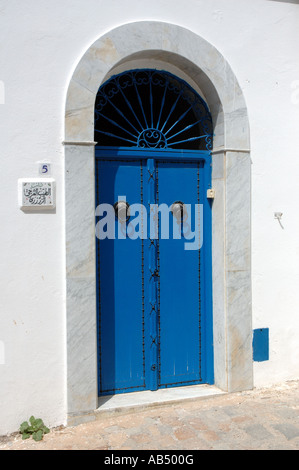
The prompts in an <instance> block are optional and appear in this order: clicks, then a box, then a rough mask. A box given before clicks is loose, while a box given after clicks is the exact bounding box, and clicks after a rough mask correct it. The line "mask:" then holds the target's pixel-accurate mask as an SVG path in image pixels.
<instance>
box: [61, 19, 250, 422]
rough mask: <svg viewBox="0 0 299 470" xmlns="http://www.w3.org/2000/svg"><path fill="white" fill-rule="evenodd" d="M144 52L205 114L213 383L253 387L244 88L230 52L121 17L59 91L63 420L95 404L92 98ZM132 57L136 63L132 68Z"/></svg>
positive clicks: (169, 28) (171, 28)
mask: <svg viewBox="0 0 299 470" xmlns="http://www.w3.org/2000/svg"><path fill="white" fill-rule="evenodd" d="M150 61H156V62H159V63H160V64H162V66H161V70H167V71H170V72H172V71H175V75H176V76H179V77H182V78H184V79H185V80H186V81H187V82H188V83H192V88H193V89H197V87H198V89H200V90H201V91H202V93H200V94H201V95H202V96H204V98H205V101H206V102H207V103H208V107H209V110H210V112H211V115H212V119H213V125H214V139H213V141H214V144H213V151H212V167H211V169H212V185H213V188H214V189H215V190H216V197H215V199H214V202H213V210H212V273H211V275H212V291H213V338H214V377H215V385H217V386H218V387H220V388H221V389H223V390H226V391H237V390H246V389H250V388H252V377H253V373H252V325H251V261H250V260H251V255H250V232H251V226H250V200H251V184H250V178H251V177H250V173H251V166H250V165H251V163H250V142H249V124H248V116H247V109H246V104H245V101H244V97H243V93H242V90H241V88H240V86H239V85H238V81H237V79H236V76H235V74H234V73H233V71H232V69H231V67H230V65H229V63H228V61H227V60H226V59H225V58H224V57H223V56H222V54H220V52H219V51H218V50H217V49H215V47H214V46H212V45H211V44H210V43H208V42H207V41H205V40H204V39H203V38H201V37H200V36H198V35H197V34H195V33H193V32H191V31H189V30H187V29H185V28H182V27H180V26H177V25H173V24H168V23H160V22H151V21H143V22H136V23H131V24H125V25H122V26H120V27H118V28H115V29H113V30H112V31H110V32H108V33H107V34H105V35H104V36H102V37H101V38H99V39H98V40H97V41H96V42H95V43H94V44H92V45H91V46H90V47H89V48H88V49H87V51H86V53H85V54H84V55H83V56H82V58H81V60H80V61H79V63H78V65H77V66H76V67H75V70H74V72H73V75H72V79H71V81H70V83H69V86H68V91H67V97H66V119H65V138H64V145H65V208H66V209H65V220H66V222H65V223H66V316H67V329H66V333H67V345H66V350H67V378H66V383H67V410H68V417H69V422H70V423H72V422H77V421H76V419H77V417H79V418H78V419H81V417H82V416H83V415H84V416H85V413H87V415H88V413H90V412H91V413H92V410H94V409H95V408H97V403H98V356H97V334H96V311H97V308H96V287H97V286H96V249H95V246H96V243H95V233H94V222H95V178H94V172H95V146H96V144H97V141H95V140H94V106H95V99H96V95H97V92H98V89H99V85H100V84H102V83H104V82H105V81H106V80H107V78H109V77H111V75H114V74H116V73H121V72H123V71H126V70H128V69H133V68H144V67H147V66H148V65H147V64H148V63H149V62H150ZM141 62H143V65H141ZM133 63H134V64H137V63H138V64H137V67H136V66H135V65H134V66H132V64H133ZM151 63H152V62H151ZM144 64H145V65H144ZM148 152H149V153H150V152H151V150H150V149H148Z"/></svg>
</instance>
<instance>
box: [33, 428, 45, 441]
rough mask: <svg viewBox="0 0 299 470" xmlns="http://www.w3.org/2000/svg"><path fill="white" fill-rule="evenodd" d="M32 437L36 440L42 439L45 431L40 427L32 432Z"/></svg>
mask: <svg viewBox="0 0 299 470" xmlns="http://www.w3.org/2000/svg"><path fill="white" fill-rule="evenodd" d="M32 438H33V439H34V440H35V441H41V440H42V438H43V431H42V430H41V429H39V430H38V431H36V432H34V433H33V434H32Z"/></svg>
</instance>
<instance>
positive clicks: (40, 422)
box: [34, 419, 44, 430]
mask: <svg viewBox="0 0 299 470" xmlns="http://www.w3.org/2000/svg"><path fill="white" fill-rule="evenodd" d="M43 425H44V423H43V420H42V419H36V420H35V425H34V426H35V427H36V429H37V430H38V429H41V428H42V427H43Z"/></svg>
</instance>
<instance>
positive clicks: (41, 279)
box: [0, 0, 299, 435]
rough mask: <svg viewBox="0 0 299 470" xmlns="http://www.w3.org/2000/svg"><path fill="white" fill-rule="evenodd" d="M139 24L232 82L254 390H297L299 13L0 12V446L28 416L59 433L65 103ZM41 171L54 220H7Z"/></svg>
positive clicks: (16, 214)
mask: <svg viewBox="0 0 299 470" xmlns="http://www.w3.org/2000/svg"><path fill="white" fill-rule="evenodd" d="M140 20H157V21H165V22H168V23H174V24H177V25H180V26H183V27H184V28H187V29H190V30H191V31H193V32H195V33H196V34H198V35H199V36H202V37H203V38H204V39H206V40H207V41H209V42H210V43H211V44H213V45H214V46H215V47H216V48H217V49H219V51H220V52H221V53H222V55H223V56H224V57H225V58H226V60H227V61H228V62H229V63H230V65H231V67H232V69H233V71H234V73H235V75H236V76H237V78H238V80H239V83H240V85H241V88H242V89H243V92H244V96H245V100H246V103H247V107H248V113H249V119H250V128H251V148H252V273H253V274H252V283H253V327H254V328H260V327H267V328H269V330H270V360H269V361H267V362H261V363H255V364H254V373H255V374H254V379H255V385H256V386H264V385H269V384H272V383H277V382H281V381H285V380H291V379H295V378H298V377H299V348H298V338H299V320H298V306H299V288H298V286H299V236H298V234H299V210H298V205H299V204H298V203H299V184H298V181H299V165H298V161H299V132H298V126H299V91H298V90H299V60H298V40H299V5H298V2H294V1H292V2H289V1H274V0H250V1H249V0H209V1H206V0H189V2H188V8H186V4H185V2H181V3H180V2H173V0H152V1H151V2H148V1H145V0H138V1H137V0H109V1H99V0H84V1H83V0H64V1H63V2H62V1H60V0H51V2H49V1H48V0H47V1H46V0H38V2H37V1H36V0H24V1H20V0H1V2H0V44H1V52H0V103H1V104H0V123H1V152H0V159H1V160H0V161H1V172H0V180H1V184H0V197H1V221H2V223H1V230H0V243H1V258H0V283H1V284H0V285H1V296H0V435H1V434H4V433H7V432H11V431H15V430H17V429H18V426H19V424H20V423H21V422H22V421H23V420H25V419H28V418H29V416H30V415H32V414H35V415H37V416H39V417H42V418H43V419H44V420H45V422H47V424H48V425H49V426H55V425H58V424H61V423H64V422H65V411H66V407H65V402H66V396H65V390H66V387H65V380H66V370H65V364H66V361H65V352H66V351H65V254H64V200H63V197H64V196H63V195H64V186H63V185H64V157H63V156H64V148H63V146H62V141H63V138H64V105H65V97H66V90H67V87H68V83H69V80H70V78H71V75H72V72H73V70H74V68H75V66H76V64H77V62H78V61H79V59H80V57H81V56H82V55H83V53H84V52H85V50H86V49H87V48H88V47H89V46H90V44H91V43H93V42H94V41H95V40H96V39H97V38H99V37H100V36H102V35H103V34H104V33H106V32H108V31H109V30H111V29H112V28H115V27H116V26H119V25H122V24H125V23H129V22H132V21H140ZM199 53H200V51H199ZM39 161H46V162H51V163H52V176H53V177H54V178H55V179H56V182H57V208H56V212H55V213H49V214H27V213H24V212H22V211H21V210H20V209H19V207H18V199H17V180H18V178H24V177H34V176H37V175H38V164H37V162H39ZM274 212H282V213H283V217H282V220H281V223H282V225H283V227H284V228H281V226H280V225H279V223H278V221H277V220H275V219H274Z"/></svg>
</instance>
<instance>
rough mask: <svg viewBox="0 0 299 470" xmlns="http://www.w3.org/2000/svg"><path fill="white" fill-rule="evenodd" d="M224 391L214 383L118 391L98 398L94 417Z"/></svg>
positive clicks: (182, 400) (200, 397) (210, 395)
mask: <svg viewBox="0 0 299 470" xmlns="http://www.w3.org/2000/svg"><path fill="white" fill-rule="evenodd" d="M225 393H226V392H224V391H222V390H220V389H219V388H217V387H215V386H214V385H206V384H204V385H188V386H185V387H173V388H163V389H160V390H156V391H154V392H152V391H151V390H146V391H143V392H131V393H120V394H117V395H107V396H103V397H100V398H99V403H98V408H97V410H96V411H95V414H96V418H100V417H103V416H105V415H106V416H111V415H112V414H125V413H130V412H132V411H134V410H137V411H138V410H142V409H145V408H150V407H157V406H164V405H169V404H170V405H171V404H175V403H180V402H184V401H191V400H198V399H203V398H210V397H213V396H216V395H222V394H225Z"/></svg>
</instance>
